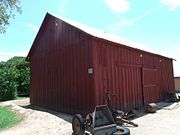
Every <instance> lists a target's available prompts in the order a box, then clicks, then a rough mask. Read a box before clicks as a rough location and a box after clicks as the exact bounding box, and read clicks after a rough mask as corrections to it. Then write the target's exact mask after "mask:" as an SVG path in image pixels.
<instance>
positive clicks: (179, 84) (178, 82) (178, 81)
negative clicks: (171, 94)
mask: <svg viewBox="0 0 180 135" xmlns="http://www.w3.org/2000/svg"><path fill="white" fill-rule="evenodd" d="M174 81H175V90H176V91H180V77H175V78H174Z"/></svg>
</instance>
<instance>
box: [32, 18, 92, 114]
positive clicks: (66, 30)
mask: <svg viewBox="0 0 180 135" xmlns="http://www.w3.org/2000/svg"><path fill="white" fill-rule="evenodd" d="M56 23H57V24H56ZM56 25H57V26H56ZM38 38H39V39H38V42H37V45H36V49H35V50H34V53H33V55H32V56H31V58H30V63H31V93H30V94H31V103H32V104H36V105H40V106H43V107H47V108H52V109H55V110H60V111H63V112H68V113H75V112H82V110H83V111H85V112H87V111H90V110H91V109H92V108H94V107H92V106H93V105H94V103H93V97H94V96H93V84H92V82H93V81H92V76H91V75H88V73H87V70H88V68H89V67H92V64H91V63H92V59H91V58H90V57H91V54H90V53H91V45H90V40H89V36H88V35H85V34H82V32H81V31H78V30H76V29H75V28H73V27H72V26H70V25H67V24H65V23H63V22H62V21H59V20H56V19H54V18H52V19H49V20H48V22H47V25H46V27H45V29H44V32H43V34H42V35H39V37H38ZM82 113H83V112H82Z"/></svg>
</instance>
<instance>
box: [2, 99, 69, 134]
mask: <svg viewBox="0 0 180 135" xmlns="http://www.w3.org/2000/svg"><path fill="white" fill-rule="evenodd" d="M0 105H13V109H15V110H18V111H19V112H20V113H22V114H24V115H25V116H26V117H25V120H24V121H23V122H21V123H20V124H18V125H17V126H15V127H13V128H10V129H6V130H3V131H1V132H0V134H1V135H71V134H72V129H71V123H70V121H71V119H72V117H71V116H70V115H67V114H62V113H58V112H54V111H49V110H46V109H41V108H37V107H36V108H35V107H33V108H32V107H31V106H30V105H29V99H22V100H14V101H8V102H3V103H0ZM17 105H18V106H17Z"/></svg>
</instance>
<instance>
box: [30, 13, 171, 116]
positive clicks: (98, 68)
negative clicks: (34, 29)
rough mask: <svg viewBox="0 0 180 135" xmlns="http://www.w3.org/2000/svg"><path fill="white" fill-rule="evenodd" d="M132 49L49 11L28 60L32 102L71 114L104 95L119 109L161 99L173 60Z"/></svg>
mask: <svg viewBox="0 0 180 135" xmlns="http://www.w3.org/2000/svg"><path fill="white" fill-rule="evenodd" d="M136 45H137V44H135V43H133V42H130V41H128V40H126V39H124V38H119V37H117V36H113V35H111V34H108V33H105V32H101V31H98V30H96V29H92V28H89V27H87V26H85V25H79V24H78V23H75V22H72V21H67V20H66V19H59V18H57V17H55V16H53V15H50V14H48V13H47V15H46V17H45V19H44V21H43V23H42V25H41V28H40V30H39V32H38V34H37V36H36V38H35V40H34V43H33V45H32V47H31V49H30V52H29V54H28V56H27V59H28V60H29V61H30V70H31V76H30V101H31V104H34V105H38V106H42V107H46V108H50V109H54V110H58V111H62V112H67V113H71V114H72V113H77V112H79V113H85V112H89V111H92V110H93V109H94V107H95V106H96V105H99V104H106V103H107V97H106V93H107V91H110V93H111V94H113V95H114V96H113V97H112V104H113V106H114V107H117V108H120V109H123V110H128V109H132V108H139V107H142V106H143V105H144V104H147V103H149V102H157V101H161V100H164V99H165V98H166V92H167V91H169V90H172V91H173V90H174V78H173V66H172V59H171V58H167V57H164V56H161V55H158V54H154V53H150V52H147V51H143V50H140V49H137V48H135V47H136ZM130 46H131V47H130ZM132 46H134V47H132Z"/></svg>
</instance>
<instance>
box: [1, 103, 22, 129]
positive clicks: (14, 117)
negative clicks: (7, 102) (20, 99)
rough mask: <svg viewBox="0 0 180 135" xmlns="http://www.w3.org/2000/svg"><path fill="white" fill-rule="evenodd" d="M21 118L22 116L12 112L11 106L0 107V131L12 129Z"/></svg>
mask: <svg viewBox="0 0 180 135" xmlns="http://www.w3.org/2000/svg"><path fill="white" fill-rule="evenodd" d="M23 118H24V116H22V115H20V114H18V113H15V112H13V111H12V107H11V106H5V107H0V130H2V129H5V128H9V127H12V126H13V125H15V124H17V123H19V122H20V121H22V120H23Z"/></svg>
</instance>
